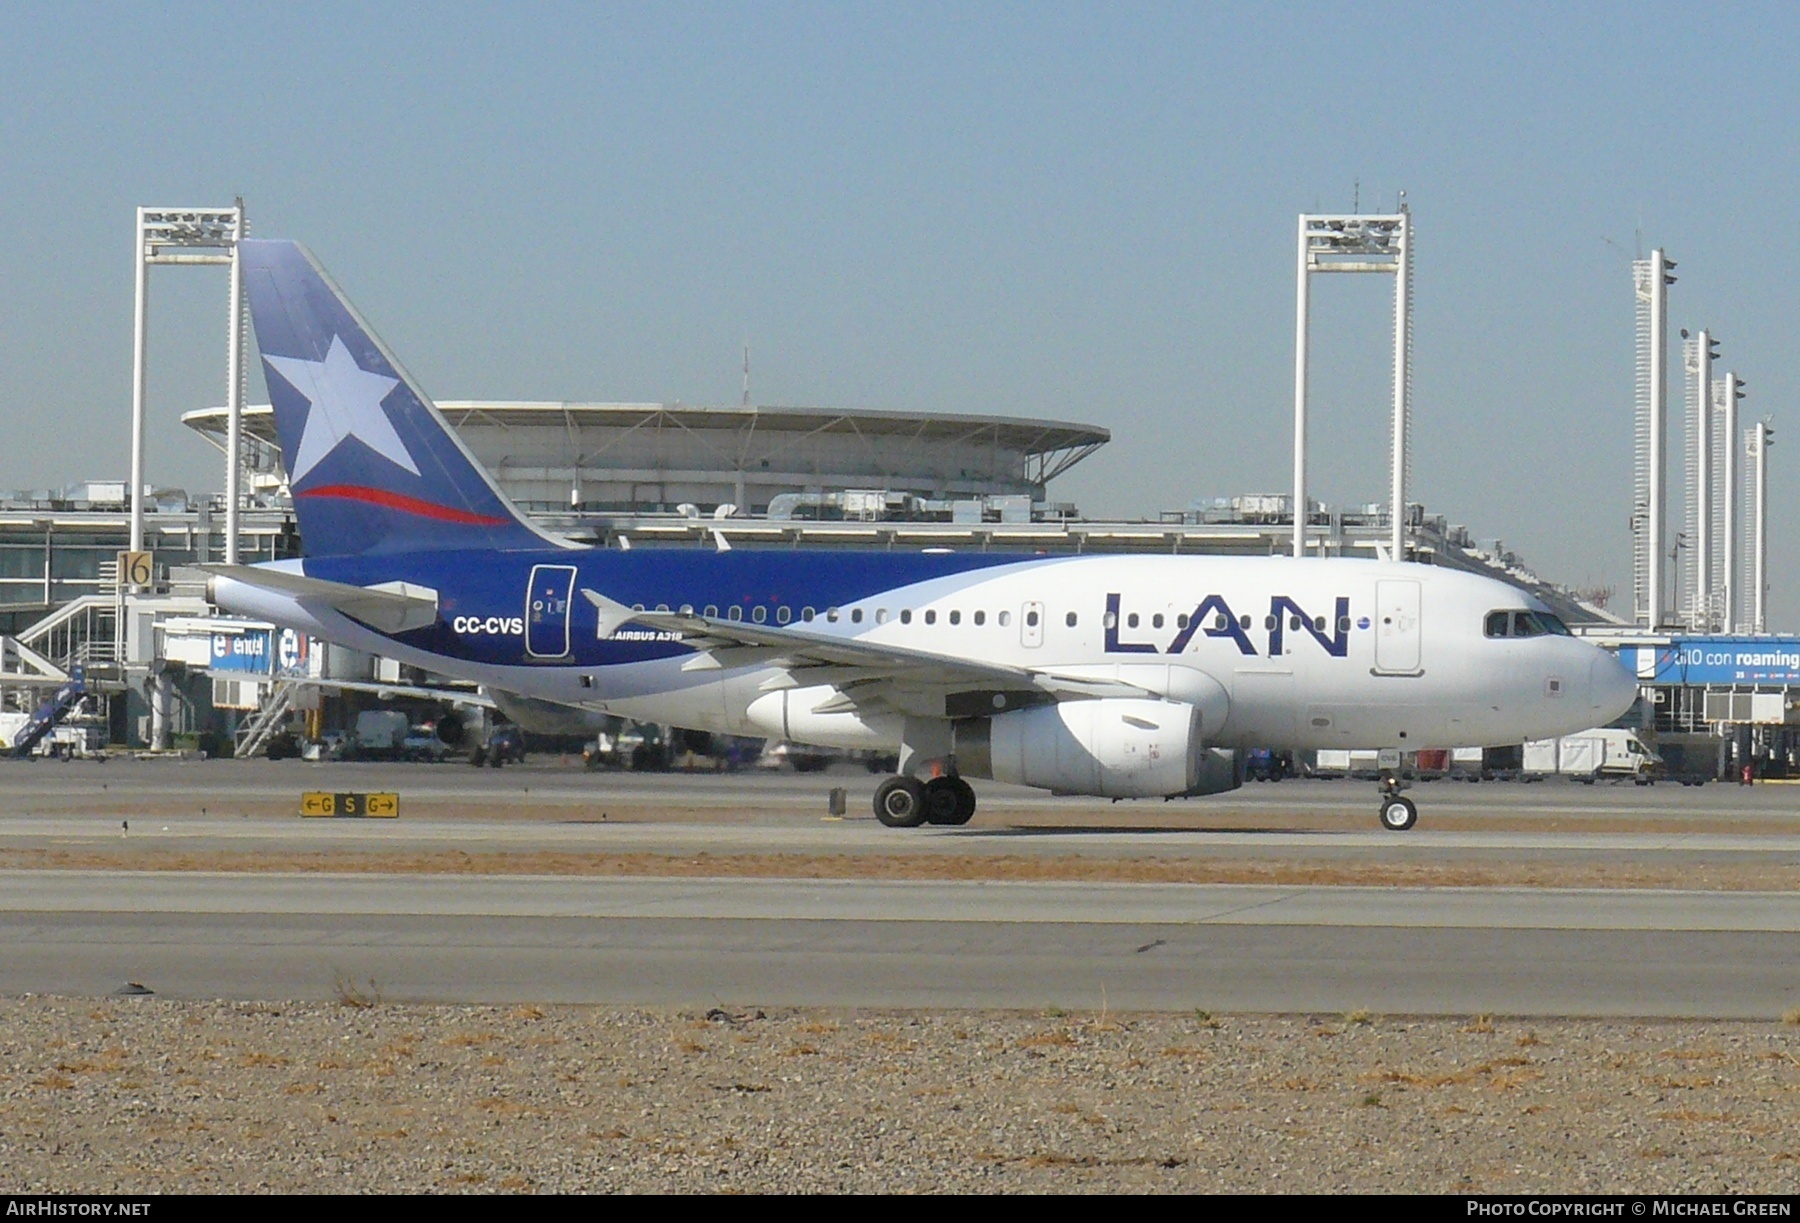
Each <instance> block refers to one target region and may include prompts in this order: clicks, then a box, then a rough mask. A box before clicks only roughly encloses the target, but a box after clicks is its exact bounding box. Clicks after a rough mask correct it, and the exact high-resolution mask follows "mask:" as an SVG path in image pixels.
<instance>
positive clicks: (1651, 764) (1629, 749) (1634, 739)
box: [1522, 726, 1663, 785]
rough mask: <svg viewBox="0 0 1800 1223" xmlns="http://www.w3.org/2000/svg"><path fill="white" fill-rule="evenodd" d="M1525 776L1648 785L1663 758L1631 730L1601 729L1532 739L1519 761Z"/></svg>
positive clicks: (1661, 763)
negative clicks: (1625, 779)
mask: <svg viewBox="0 0 1800 1223" xmlns="http://www.w3.org/2000/svg"><path fill="white" fill-rule="evenodd" d="M1522 764H1523V766H1524V771H1525V772H1526V773H1541V774H1561V775H1563V776H1565V777H1572V778H1574V779H1575V780H1577V781H1585V782H1589V783H1592V782H1594V781H1596V780H1598V779H1599V778H1602V777H1629V778H1631V779H1632V780H1633V781H1635V782H1637V783H1638V784H1639V785H1649V784H1650V783H1651V782H1653V781H1655V780H1656V777H1657V775H1658V774H1659V773H1660V772H1661V771H1662V768H1663V758H1662V757H1661V756H1659V755H1657V752H1656V749H1655V748H1653V747H1651V746H1649V745H1648V744H1646V743H1645V742H1644V741H1643V740H1642V739H1640V738H1639V737H1638V733H1637V732H1636V731H1635V730H1628V729H1625V728H1624V727H1618V726H1605V727H1595V728H1594V729H1593V730H1584V731H1582V732H1581V733H1580V734H1575V735H1564V736H1562V737H1561V738H1559V739H1532V740H1528V741H1527V742H1526V744H1525V752H1524V759H1523V761H1522Z"/></svg>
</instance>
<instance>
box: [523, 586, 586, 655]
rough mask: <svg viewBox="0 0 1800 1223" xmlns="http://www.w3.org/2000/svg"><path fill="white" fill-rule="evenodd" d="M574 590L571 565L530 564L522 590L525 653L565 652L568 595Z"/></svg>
mask: <svg viewBox="0 0 1800 1223" xmlns="http://www.w3.org/2000/svg"><path fill="white" fill-rule="evenodd" d="M574 593H575V566H573V565H533V566H532V567H531V582H530V584H529V585H528V587H527V588H526V591H525V652H526V653H527V654H529V655H530V656H531V657H533V658H564V657H567V655H568V653H569V597H570V596H571V595H572V594H574Z"/></svg>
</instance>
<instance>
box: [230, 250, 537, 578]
mask: <svg viewBox="0 0 1800 1223" xmlns="http://www.w3.org/2000/svg"><path fill="white" fill-rule="evenodd" d="M240 257H241V258H242V259H243V266H244V289H245V293H246V295H247V296H248V298H249V302H250V318H251V321H252V322H253V323H254V324H255V327H256V342H257V346H258V347H259V348H260V349H261V350H262V361H263V372H264V374H265V375H266V377H267V380H268V384H269V400H270V402H271V403H272V404H273V405H274V410H275V430H276V433H277V435H278V436H279V438H280V441H281V456H282V461H283V463H284V464H285V466H286V467H287V473H288V487H289V489H290V491H291V492H292V494H293V498H294V514H295V517H296V518H297V519H298V520H299V527H300V534H301V537H302V541H303V544H304V547H305V550H306V552H307V553H308V554H309V555H313V556H320V555H330V556H353V555H360V554H364V553H381V552H415V551H430V550H443V549H465V548H466V549H496V550H517V549H523V548H542V547H545V546H558V545H561V544H563V543H564V541H562V540H559V539H557V538H555V537H553V536H550V535H546V534H545V533H543V532H542V531H540V530H538V529H537V528H536V527H534V526H532V525H531V523H530V522H528V521H527V520H526V519H525V517H524V516H523V515H522V514H520V513H519V511H518V509H517V508H516V507H514V506H513V504H512V503H511V502H510V501H509V500H507V498H506V495H505V494H504V493H502V492H501V491H500V490H499V488H497V487H496V486H495V485H494V482H493V480H492V479H490V478H489V476H488V474H487V472H486V471H484V470H483V469H482V466H481V464H480V463H479V462H477V461H476V459H475V457H474V456H473V455H471V454H470V453H469V451H468V449H467V448H466V447H465V446H464V445H463V444H462V441H461V440H460V439H459V438H458V437H457V436H456V434H455V432H454V431H452V430H451V428H450V426H449V424H448V422H446V421H445V420H444V418H443V416H442V414H440V413H439V412H438V410H437V407H436V405H434V404H433V403H432V402H431V400H430V399H429V398H428V397H427V396H426V395H425V393H424V392H423V391H421V390H420V389H419V387H418V385H417V384H416V383H415V382H414V381H413V380H412V379H411V378H410V377H409V376H408V375H407V373H406V371H405V370H403V369H402V368H401V367H400V364H399V362H397V361H395V360H394V358H393V356H392V355H391V354H390V353H389V352H388V350H387V348H386V346H384V345H383V344H382V343H381V341H380V339H378V338H377V337H376V335H375V333H374V332H373V331H372V330H371V329H370V328H369V327H368V325H367V324H366V323H364V322H363V320H362V318H361V316H359V315H358V314H357V312H356V309H355V307H353V306H351V304H350V303H349V301H348V300H346V299H345V297H344V295H343V293H342V292H341V291H340V290H339V289H338V287H337V286H336V285H334V284H333V283H332V282H331V280H330V279H329V278H328V277H327V276H326V275H325V272H324V270H323V269H322V268H320V267H319V265H318V263H317V261H315V260H314V259H313V257H312V255H311V254H310V253H309V252H308V251H307V250H306V248H304V247H302V246H300V245H299V244H298V243H296V242H290V241H286V240H271V239H259V240H245V241H244V242H243V243H242V245H241V248H240Z"/></svg>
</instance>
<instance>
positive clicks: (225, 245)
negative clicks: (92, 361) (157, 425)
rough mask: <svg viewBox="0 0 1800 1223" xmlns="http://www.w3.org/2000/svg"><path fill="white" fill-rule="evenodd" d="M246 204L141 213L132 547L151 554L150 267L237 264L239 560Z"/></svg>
mask: <svg viewBox="0 0 1800 1223" xmlns="http://www.w3.org/2000/svg"><path fill="white" fill-rule="evenodd" d="M247 233H248V230H247V229H246V226H245V222H244V201H243V199H242V198H239V199H238V200H237V201H236V202H235V203H234V204H233V205H232V206H231V207H230V208H139V209H138V210H137V250H136V254H137V259H136V262H137V269H136V276H135V279H136V290H137V292H136V302H135V308H134V310H133V328H134V334H133V340H132V348H131V550H132V551H133V552H141V551H143V549H144V399H145V387H146V385H147V371H146V356H147V352H146V349H147V347H148V339H149V321H150V266H151V265H152V264H170V265H176V266H195V265H199V266H206V265H218V266H229V267H230V269H231V288H230V299H231V302H230V320H229V322H230V325H229V328H228V329H227V332H226V375H225V377H226V387H225V403H226V410H227V414H228V420H227V424H226V443H225V451H226V453H225V560H226V563H228V564H236V563H237V560H238V508H239V507H238V502H239V501H240V500H241V496H240V493H239V473H240V470H241V467H242V464H241V462H240V456H241V455H242V453H243V440H244V439H243V418H244V322H243V320H244V277H243V269H242V265H241V264H240V263H239V262H238V240H239V239H240V238H243V237H245V236H246V235H247Z"/></svg>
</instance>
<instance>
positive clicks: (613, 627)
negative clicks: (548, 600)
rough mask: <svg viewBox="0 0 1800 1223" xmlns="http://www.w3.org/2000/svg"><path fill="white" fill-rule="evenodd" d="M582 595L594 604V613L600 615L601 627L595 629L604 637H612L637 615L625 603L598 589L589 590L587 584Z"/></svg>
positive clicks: (582, 590) (582, 589)
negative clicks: (610, 597)
mask: <svg viewBox="0 0 1800 1223" xmlns="http://www.w3.org/2000/svg"><path fill="white" fill-rule="evenodd" d="M581 597H582V598H584V599H586V600H587V601H588V602H589V603H592V604H593V605H594V614H595V615H596V616H598V617H599V627H598V628H597V629H596V630H595V631H596V633H597V634H598V635H599V636H600V637H602V638H605V637H611V636H612V635H613V634H614V633H616V632H618V631H619V630H620V629H621V628H624V627H625V623H626V621H628V620H630V619H631V618H632V617H633V616H635V615H637V613H636V612H635V611H632V610H631V608H629V607H626V606H625V605H624V604H623V603H620V602H617V601H615V600H613V599H609V598H607V597H606V596H605V595H603V594H601V593H600V592H599V591H597V590H589V589H588V588H587V587H586V586H583V587H582V588H581Z"/></svg>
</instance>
